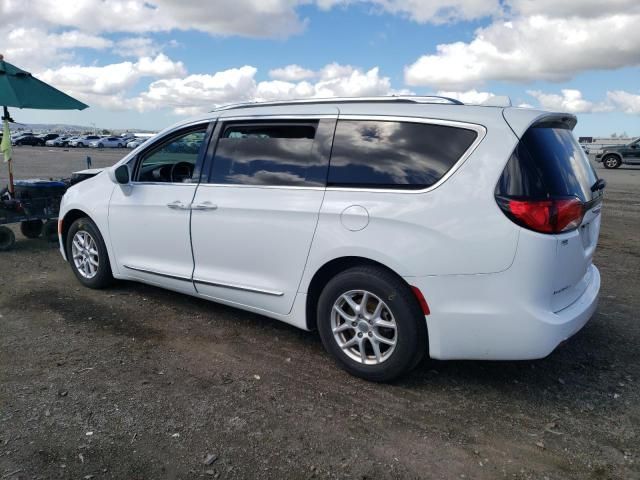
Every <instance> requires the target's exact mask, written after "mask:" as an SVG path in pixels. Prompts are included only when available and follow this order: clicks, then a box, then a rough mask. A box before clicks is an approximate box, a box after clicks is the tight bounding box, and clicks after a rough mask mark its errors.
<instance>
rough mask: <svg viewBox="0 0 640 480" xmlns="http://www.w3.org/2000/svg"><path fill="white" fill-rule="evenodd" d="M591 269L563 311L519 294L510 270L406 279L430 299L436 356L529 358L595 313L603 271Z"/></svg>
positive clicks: (431, 345) (540, 355) (546, 349)
mask: <svg viewBox="0 0 640 480" xmlns="http://www.w3.org/2000/svg"><path fill="white" fill-rule="evenodd" d="M590 268H591V269H592V272H591V275H590V282H589V284H588V285H587V287H586V289H585V291H584V292H583V294H582V295H581V296H580V297H579V298H578V299H577V300H576V301H575V302H573V303H572V304H571V305H569V306H568V307H566V308H564V309H563V310H560V311H558V312H553V311H551V310H550V309H549V308H548V306H545V307H543V306H541V305H542V304H540V302H532V301H531V300H530V299H527V297H522V296H519V295H518V288H517V286H516V287H515V288H514V278H513V276H512V274H511V273H510V272H509V270H507V271H505V272H502V273H496V274H487V275H451V276H439V277H410V278H406V280H407V281H408V282H409V283H410V284H411V285H415V286H417V287H418V288H420V290H421V291H422V293H423V294H424V296H425V298H426V299H427V302H428V303H429V307H430V309H431V314H430V315H428V316H427V317H425V318H426V320H427V327H428V330H429V353H430V356H431V357H432V358H437V359H443V360H444V359H469V360H471V359H474V360H529V359H536V358H543V357H546V356H547V355H549V354H550V353H551V352H552V351H553V350H554V349H555V348H556V347H557V346H558V345H559V344H560V343H561V342H563V341H564V340H566V339H568V338H569V337H571V336H572V335H574V334H575V333H576V332H578V331H579V330H580V329H581V328H582V327H583V326H584V325H585V324H586V323H587V321H589V319H590V318H591V317H592V315H593V314H594V312H595V310H596V307H597V305H598V292H599V290H600V273H599V272H598V269H597V268H596V267H595V266H593V265H591V266H590Z"/></svg>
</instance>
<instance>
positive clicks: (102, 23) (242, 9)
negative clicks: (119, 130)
mask: <svg viewBox="0 0 640 480" xmlns="http://www.w3.org/2000/svg"><path fill="white" fill-rule="evenodd" d="M299 3H300V2H299V1H296V0H269V1H265V0H233V1H225V2H211V3H203V2H202V1H201V0H181V1H180V2H177V1H175V0H3V1H2V2H0V18H2V19H3V22H5V23H12V22H15V23H16V24H26V23H34V22H37V23H40V24H45V25H50V26H62V27H71V28H75V29H78V30H84V31H88V32H157V31H170V30H174V29H176V30H199V31H203V32H207V33H210V34H213V35H243V36H249V37H285V36H288V35H292V34H295V33H299V32H300V31H302V30H303V29H304V26H305V24H306V21H305V20H304V19H301V18H299V16H298V14H297V13H296V9H295V7H296V6H297V5H298V4H299Z"/></svg>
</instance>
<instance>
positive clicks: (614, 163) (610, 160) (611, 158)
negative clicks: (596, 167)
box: [602, 155, 622, 168]
mask: <svg viewBox="0 0 640 480" xmlns="http://www.w3.org/2000/svg"><path fill="white" fill-rule="evenodd" d="M602 164H603V165H604V168H618V167H619V166H620V165H622V161H621V160H620V158H619V157H617V156H616V155H607V156H606V157H604V158H603V159H602Z"/></svg>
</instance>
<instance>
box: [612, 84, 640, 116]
mask: <svg viewBox="0 0 640 480" xmlns="http://www.w3.org/2000/svg"><path fill="white" fill-rule="evenodd" d="M607 100H608V101H609V102H610V103H612V104H613V105H615V107H616V108H617V109H618V110H621V111H623V112H624V113H630V114H636V115H638V114H640V95H636V94H633V93H630V92H625V91H624V90H614V91H612V92H607Z"/></svg>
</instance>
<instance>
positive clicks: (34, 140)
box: [14, 135, 44, 147]
mask: <svg viewBox="0 0 640 480" xmlns="http://www.w3.org/2000/svg"><path fill="white" fill-rule="evenodd" d="M14 145H29V146H32V147H43V146H44V140H43V139H42V138H41V137H36V136H35V135H25V136H23V137H20V138H18V139H16V140H15V141H14Z"/></svg>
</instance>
